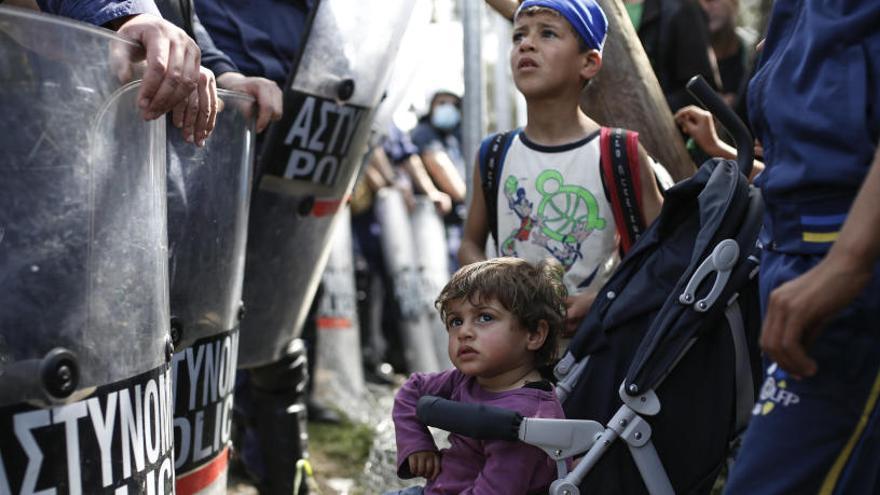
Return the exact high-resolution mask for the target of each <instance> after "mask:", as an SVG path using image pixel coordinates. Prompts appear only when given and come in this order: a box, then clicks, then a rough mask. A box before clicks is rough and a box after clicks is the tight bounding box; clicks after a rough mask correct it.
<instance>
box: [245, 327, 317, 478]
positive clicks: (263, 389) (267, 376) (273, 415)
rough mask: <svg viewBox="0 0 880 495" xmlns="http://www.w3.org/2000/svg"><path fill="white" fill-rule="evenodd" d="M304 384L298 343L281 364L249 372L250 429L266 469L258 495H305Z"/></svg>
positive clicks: (302, 353) (303, 356)
mask: <svg viewBox="0 0 880 495" xmlns="http://www.w3.org/2000/svg"><path fill="white" fill-rule="evenodd" d="M307 381H308V371H307V367H306V352H305V348H304V346H303V343H302V341H301V340H298V339H297V340H295V341H293V343H291V345H290V346H289V347H288V349H287V354H286V355H285V356H284V357H283V358H282V359H281V360H279V361H277V362H275V363H272V364H270V365H267V366H262V367H259V368H253V369H251V370H250V385H251V393H252V399H253V405H254V423H253V426H254V429H255V430H256V436H257V439H258V442H259V448H260V452H261V454H262V455H261V456H260V457H261V458H262V461H263V464H264V468H265V469H264V473H265V477H264V479H262V480H260V494H261V495H290V494H292V493H293V494H295V495H305V494H307V493H308V488H307V487H306V472H305V471H306V463H305V462H304V459H305V457H306V446H307V440H308V433H307V431H306V406H305V393H306V383H307ZM297 488H298V491H296V492H294V490H295V489H297Z"/></svg>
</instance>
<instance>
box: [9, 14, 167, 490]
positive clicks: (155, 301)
mask: <svg viewBox="0 0 880 495" xmlns="http://www.w3.org/2000/svg"><path fill="white" fill-rule="evenodd" d="M139 52H140V49H139V48H138V47H137V46H136V45H134V44H131V43H129V42H127V41H125V40H123V39H122V38H119V37H117V36H115V35H113V34H112V33H110V32H109V31H105V30H102V29H97V28H93V27H89V26H86V25H84V24H80V23H76V22H71V21H66V20H62V19H60V18H56V17H52V16H46V15H37V14H30V13H25V12H24V11H20V10H15V9H9V8H2V7H0V107H2V112H0V129H2V133H0V148H2V151H3V152H2V153H0V287H2V290H0V493H33V492H34V491H37V490H46V492H47V493H48V491H49V490H53V491H54V490H57V491H58V492H59V493H120V492H119V491H117V490H128V492H129V493H147V492H151V493H152V491H153V490H159V491H166V492H167V491H169V490H171V489H172V488H173V480H174V471H173V462H172V459H171V454H172V437H171V416H170V414H169V411H170V401H171V395H170V394H171V390H170V373H169V372H168V369H169V362H170V359H171V350H172V349H171V343H170V339H169V336H168V295H167V247H166V241H165V239H166V233H165V230H166V223H165V147H164V146H165V133H164V125H163V124H160V122H159V121H154V122H144V120H143V119H142V118H141V117H140V115H139V112H138V110H137V104H136V97H137V93H138V90H139V88H140V83H138V82H129V81H131V80H132V77H133V76H134V75H136V73H137V69H138V67H137V65H136V64H135V63H134V61H135V60H137V59H138V58H142V56H143V54H142V53H139Z"/></svg>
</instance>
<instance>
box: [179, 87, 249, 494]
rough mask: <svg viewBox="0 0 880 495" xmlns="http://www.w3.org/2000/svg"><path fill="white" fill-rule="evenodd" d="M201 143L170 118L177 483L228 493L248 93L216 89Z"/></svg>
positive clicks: (190, 490)
mask: <svg viewBox="0 0 880 495" xmlns="http://www.w3.org/2000/svg"><path fill="white" fill-rule="evenodd" d="M218 97H219V98H220V100H221V101H222V102H223V107H224V109H223V111H221V112H220V113H218V114H217V123H216V126H215V127H214V131H213V133H212V134H211V136H210V138H208V140H207V141H206V142H205V146H204V147H203V148H200V147H197V146H195V145H193V144H191V143H187V142H186V141H184V139H183V136H182V135H181V133H180V132H177V131H176V130H175V129H174V128H173V127H171V124H170V123H169V124H168V125H169V128H168V141H169V142H168V248H169V254H170V257H169V266H168V271H169V283H170V294H171V338H172V341H173V343H174V351H175V353H174V358H173V361H172V367H171V369H172V375H173V378H174V385H173V386H174V397H175V400H174V439H175V442H174V445H175V450H174V455H175V470H176V472H177V482H176V486H177V493H178V494H180V495H190V494H195V493H199V494H222V493H226V473H227V469H226V467H227V461H228V456H229V444H230V440H231V438H230V437H231V433H232V401H233V388H234V386H235V369H236V362H237V358H238V342H239V334H238V322H239V319H240V317H241V315H242V314H243V312H244V307H243V306H242V304H241V290H242V279H243V277H244V255H245V240H246V239H245V237H246V234H247V214H248V204H249V199H250V185H251V184H250V179H251V167H252V162H253V147H254V125H255V123H254V119H255V114H256V110H255V105H254V100H253V98H251V97H249V96H247V95H245V94H241V93H235V92H231V91H225V90H219V91H218Z"/></svg>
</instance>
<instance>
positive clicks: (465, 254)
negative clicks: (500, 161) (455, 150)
mask: <svg viewBox="0 0 880 495" xmlns="http://www.w3.org/2000/svg"><path fill="white" fill-rule="evenodd" d="M472 187H473V189H472V191H473V194H472V195H471V205H470V207H469V208H468V212H467V219H465V222H464V234H463V237H462V239H461V247H459V248H458V262H459V263H461V265H462V266H464V265H469V264H471V263H476V262H477V261H482V260H484V259H486V239H488V237H489V222H488V220H487V216H486V215H487V213H486V200H485V198H484V197H483V187H482V185H481V180H480V164H479V163H475V164H474V179H473V186H472Z"/></svg>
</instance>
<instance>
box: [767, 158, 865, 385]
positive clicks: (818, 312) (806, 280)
mask: <svg viewBox="0 0 880 495" xmlns="http://www.w3.org/2000/svg"><path fill="white" fill-rule="evenodd" d="M878 258H880V145H878V148H877V151H876V152H875V154H874V161H873V163H872V164H871V169H870V171H869V172H868V176H867V177H866V178H865V181H864V183H863V184H862V187H861V189H860V190H859V193H858V195H857V196H856V199H855V202H854V203H853V205H852V207H851V208H850V211H849V215H848V216H847V219H846V222H845V223H844V224H843V228H842V229H841V231H840V236H839V237H838V239H837V241H836V242H835V243H834V245H833V246H832V247H831V250H830V251H829V252H828V254H827V255H825V258H824V259H822V261H821V262H819V264H817V265H816V266H815V267H813V268H812V269H811V270H809V271H807V272H806V273H804V274H803V275H801V276H800V277H798V278H795V279H794V280H791V281H789V282H787V283H785V284H782V285H781V286H779V287H778V288H776V289H775V290H774V291H773V292H771V293H770V300H769V302H768V305H767V315H766V317H765V318H764V328H763V331H762V333H761V347H762V348H763V349H764V351H765V352H766V353H767V354H769V355H770V357H771V358H772V359H773V360H775V361H776V362H777V363H778V364H779V366H780V367H782V369H784V370H786V371H788V372H789V373H791V374H792V375H794V376H796V377H803V376H812V375H814V374H815V373H816V370H817V368H816V362H815V361H814V360H813V359H812V358H811V357H810V356H808V355H807V348H808V347H809V346H810V344H811V343H812V342H813V341H814V340H815V339H816V337H818V336H819V334H820V333H821V332H822V330H823V327H824V325H825V324H826V323H827V322H828V320H829V319H831V318H832V317H833V316H834V315H835V314H837V313H838V312H839V311H840V310H842V309H843V308H845V307H846V306H848V305H849V304H850V303H852V301H853V300H854V299H855V298H856V297H857V296H858V295H859V294H860V293H861V292H862V290H863V289H864V288H865V286H866V285H867V284H868V282H869V281H870V280H871V278H872V275H873V273H874V267H875V265H876V263H877V261H878Z"/></svg>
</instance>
